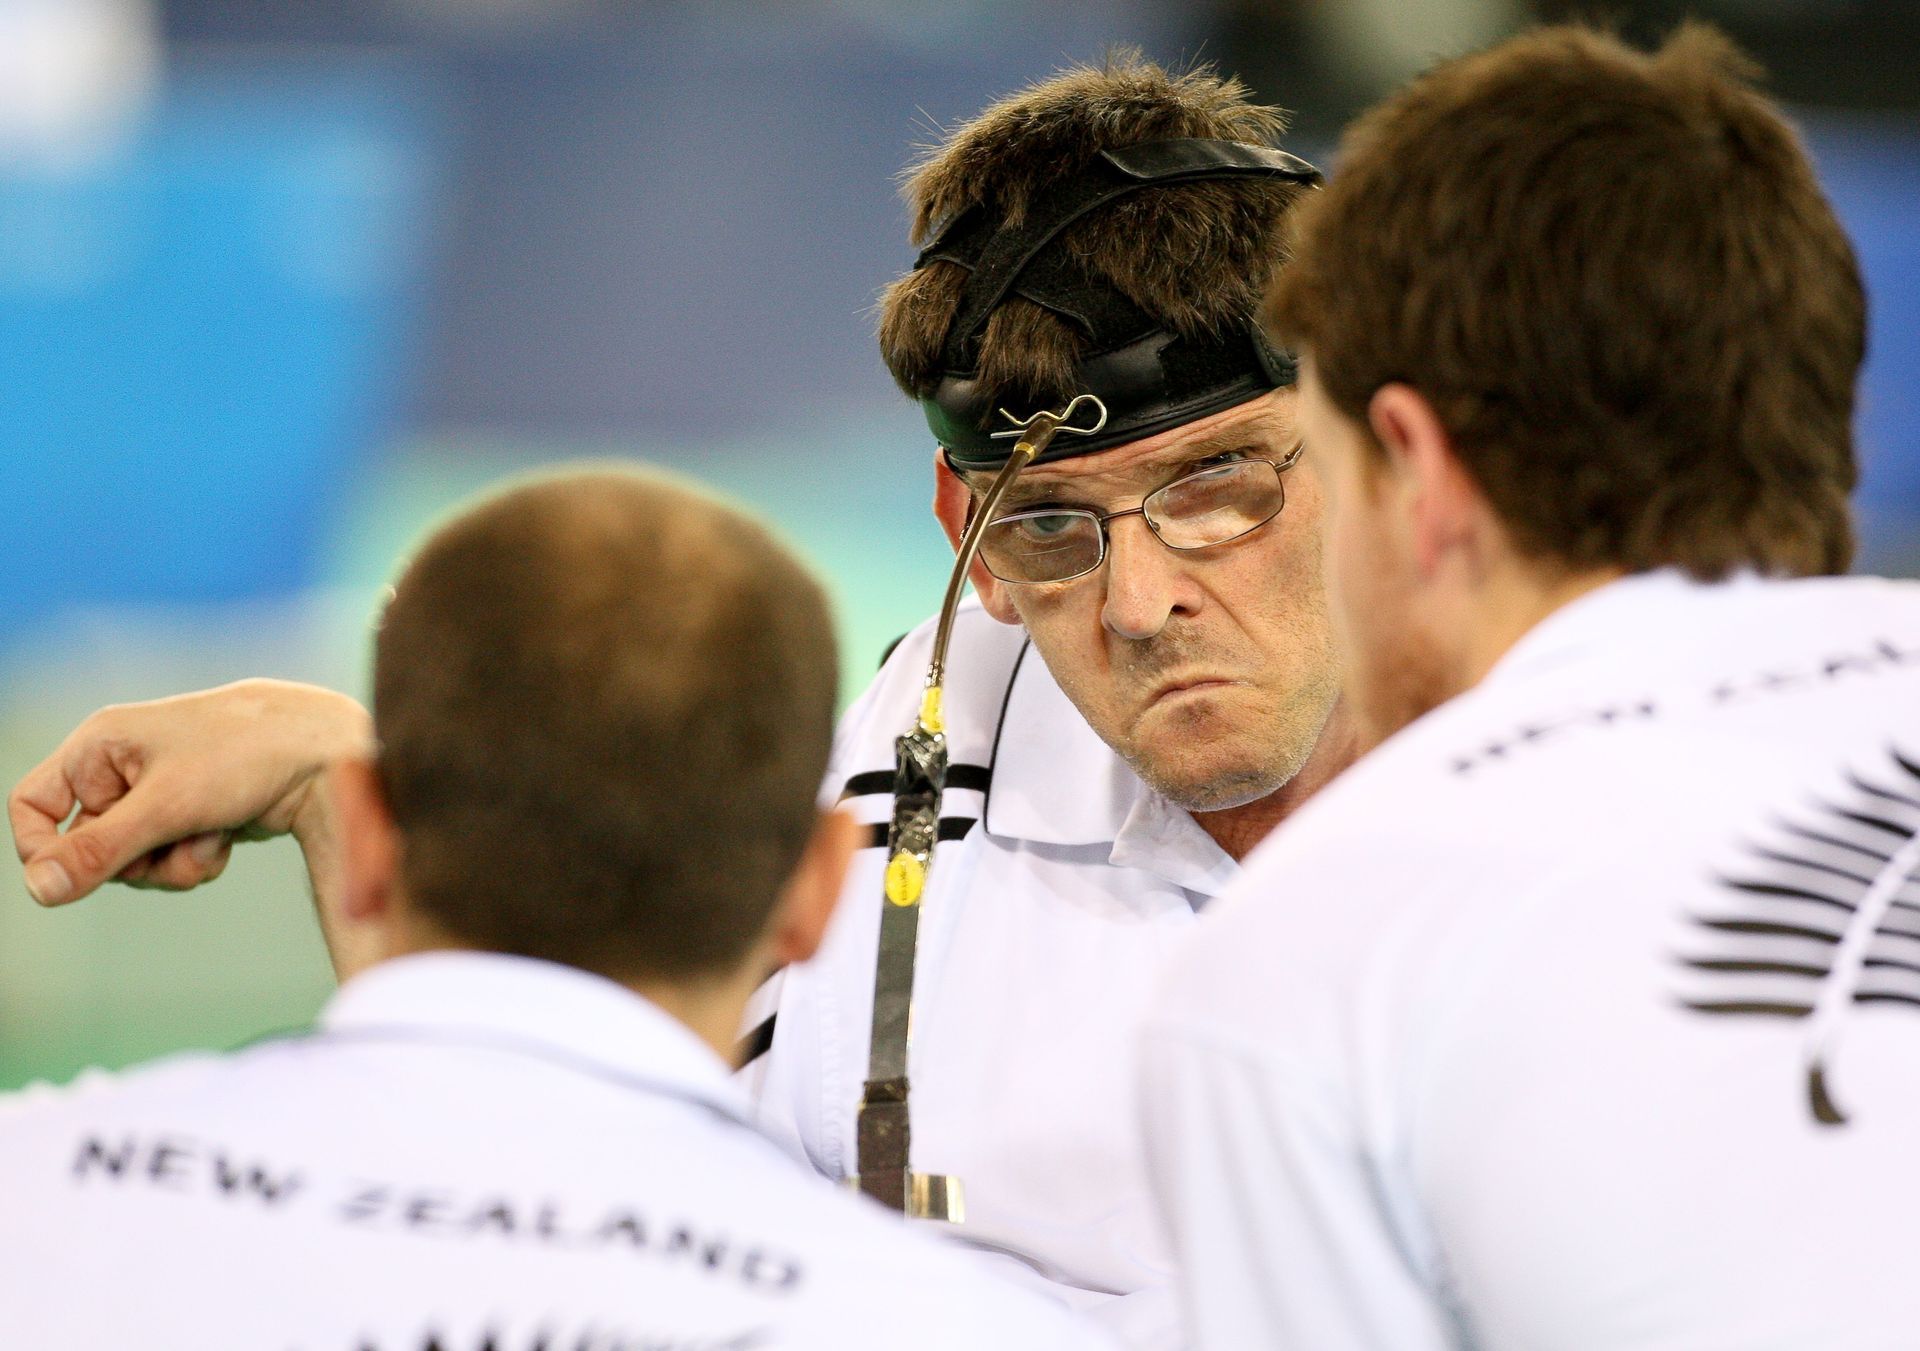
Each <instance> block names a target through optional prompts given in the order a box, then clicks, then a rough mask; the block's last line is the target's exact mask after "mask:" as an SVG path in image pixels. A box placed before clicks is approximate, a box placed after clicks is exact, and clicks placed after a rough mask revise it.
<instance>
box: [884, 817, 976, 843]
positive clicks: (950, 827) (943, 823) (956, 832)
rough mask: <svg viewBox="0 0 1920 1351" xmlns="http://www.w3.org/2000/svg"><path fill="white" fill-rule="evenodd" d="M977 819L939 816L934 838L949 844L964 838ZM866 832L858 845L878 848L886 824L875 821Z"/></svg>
mask: <svg viewBox="0 0 1920 1351" xmlns="http://www.w3.org/2000/svg"><path fill="white" fill-rule="evenodd" d="M978 820H979V818H978V817H974V816H943V817H941V818H940V826H939V829H938V830H937V831H936V832H935V838H936V839H937V840H938V842H939V843H941V844H951V843H952V842H953V841H955V840H962V839H965V838H966V835H967V832H968V831H969V830H972V829H973V827H974V825H975V824H976V823H977V822H978ZM868 832H869V833H868V835H867V838H866V842H865V843H863V844H862V845H861V846H860V847H861V848H862V849H878V848H880V847H881V846H882V845H884V844H885V843H886V842H887V832H888V824H887V822H885V821H875V822H874V823H873V824H872V825H871V826H870V827H868Z"/></svg>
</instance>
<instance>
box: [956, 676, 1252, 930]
mask: <svg viewBox="0 0 1920 1351" xmlns="http://www.w3.org/2000/svg"><path fill="white" fill-rule="evenodd" d="M984 816H985V820H984V821H983V822H982V828H983V829H984V830H985V832H986V833H987V834H989V835H993V836H998V837H1000V838H1002V839H1014V840H1024V841H1028V842H1030V843H1034V844H1052V845H1079V846H1086V845H1100V844H1105V845H1110V846H1111V849H1110V851H1109V853H1108V862H1110V863H1112V864H1114V865H1116V866H1118V867H1128V868H1138V869H1141V870H1142V871H1144V872H1147V873H1150V874H1152V875H1153V876H1155V877H1159V878H1161V879H1163V880H1165V881H1168V882H1172V883H1173V884H1174V885H1175V886H1178V887H1182V888H1184V889H1185V890H1187V891H1191V892H1197V893H1199V894H1200V895H1202V896H1207V897H1212V896H1216V895H1218V894H1219V893H1220V892H1221V891H1222V890H1223V889H1224V888H1225V887H1226V884H1227V883H1228V882H1230V881H1231V880H1233V877H1234V876H1235V875H1236V874H1237V873H1238V872H1239V865H1238V864H1237V863H1235V862H1234V861H1233V859H1232V858H1231V857H1230V856H1229V855H1228V854H1227V853H1226V851H1225V850H1223V849H1221V848H1220V846H1219V845H1218V844H1216V843H1215V842H1214V840H1213V837H1212V836H1210V835H1208V834H1207V833H1206V831H1204V830H1202V829H1201V828H1200V824H1199V823H1198V822H1197V821H1195V820H1194V819H1193V817H1192V816H1191V815H1189V814H1188V813H1187V812H1186V811H1184V810H1182V809H1181V808H1179V807H1176V806H1174V805H1173V804H1172V803H1171V802H1169V801H1167V799H1166V798H1164V797H1162V796H1161V795H1160V794H1158V793H1156V792H1154V791H1153V790H1152V789H1151V788H1149V787H1147V785H1146V784H1144V783H1142V782H1141V781H1140V776H1139V775H1137V774H1135V773H1134V772H1133V770H1132V769H1131V768H1129V767H1128V765H1127V763H1126V761H1124V760H1122V759H1121V758H1120V757H1119V756H1118V755H1116V754H1115V753H1114V751H1113V748H1112V747H1111V746H1109V745H1107V743H1106V742H1104V741H1102V740H1101V739H1100V737H1099V735H1098V733H1096V732H1095V731H1094V730H1093V728H1092V727H1091V726H1090V725H1088V723H1087V720H1086V719H1085V718H1084V717H1082V716H1081V715H1080V710H1079V709H1077V708H1075V707H1074V706H1073V701H1072V700H1070V699H1069V698H1067V695H1066V692H1065V691H1064V690H1062V689H1061V688H1060V684H1059V682H1058V681H1056V680H1055V679H1054V678H1053V673H1052V672H1051V671H1049V670H1048V669H1047V664H1046V662H1045V661H1043V660H1041V658H1040V655H1039V654H1038V653H1037V652H1035V651H1033V650H1032V648H1031V647H1029V648H1028V650H1027V652H1026V653H1025V654H1024V656H1023V657H1022V659H1021V662H1020V666H1019V669H1018V670H1017V671H1015V672H1014V676H1013V682H1012V684H1011V686H1010V687H1009V688H1008V691H1007V701H1006V708H1005V710H1004V711H1003V713H1002V714H1001V721H1000V737H999V742H998V744H997V745H996V746H995V748H994V754H993V786H992V791H991V792H990V793H989V794H988V798H987V803H986V807H985V810H984Z"/></svg>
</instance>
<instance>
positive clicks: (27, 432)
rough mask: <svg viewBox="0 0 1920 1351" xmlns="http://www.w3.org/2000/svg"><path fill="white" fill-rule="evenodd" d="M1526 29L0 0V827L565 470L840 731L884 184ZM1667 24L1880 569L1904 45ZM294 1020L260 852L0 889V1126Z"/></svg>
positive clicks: (1198, 0) (852, 617)
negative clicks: (706, 526)
mask: <svg viewBox="0 0 1920 1351" xmlns="http://www.w3.org/2000/svg"><path fill="white" fill-rule="evenodd" d="M1567 8H1568V6H1567V5H1566V4H1563V3H1560V2H1559V0H1342V3H1340V4H1337V5H1329V4H1325V3H1321V2H1320V0H1181V2H1180V3H1175V2H1174V0H1086V3H1082V4H1078V5H1072V6H1066V5H1057V4H1051V3H1047V2H1046V0H938V3H935V0H889V3H884V4H883V3H880V2H879V0H714V2H713V3H708V4H698V5H685V4H679V5H667V4H664V3H652V2H649V0H310V2H309V3H303V4H299V5H262V4H257V3H253V2H252V0H0V502H3V503H4V504H5V508H4V525H0V532H3V533H0V565H3V566H0V781H4V783H5V784H8V785H11V784H12V783H13V782H14V781H16V780H17V779H18V778H19V777H20V776H21V775H22V774H23V773H24V772H25V771H26V770H27V769H28V768H29V767H30V766H31V765H33V764H34V763H35V762H37V761H38V760H39V759H41V758H42V757H43V756H45V755H46V754H48V753H49V752H50V751H51V750H52V749H53V748H54V746H55V745H56V744H57V743H58V741H59V740H60V738H61V737H62V736H63V735H64V734H65V733H66V732H67V731H68V730H69V729H70V728H71V727H73V726H74V725H75V724H76V723H78V722H79V721H80V720H81V719H82V718H83V717H84V716H85V715H86V714H87V713H89V712H90V711H92V710H93V709H95V708H97V707H99V706H101V705H103V704H106V703H110V702H117V701H123V700H134V699H146V698H152V697H156V696H159V695H164V694H168V693H173V692H178V691H181V690H186V689H191V688H196V687H202V686H207V685H213V684H219V683H223V682H226V681H229V680H233V679H237V678H240V677H243V676H248V675H274V676H282V677H288V678H294V679H303V680H311V681H318V682H320V683H323V684H326V685H330V686H333V687H335V688H339V689H344V690H348V691H351V692H355V693H360V692H361V691H362V688H363V683H364V672H365V669H366V659H367V630H368V622H369V619H370V617H371V615H372V613H373V610H374V606H375V604H376V601H377V598H378V595H379V591H380V588H381V586H382V585H383V584H384V582H385V580H386V579H387V577H388V576H389V575H390V573H391V571H392V569H393V566H394V563H395V560H396V559H397V557H398V556H399V555H400V554H401V552H402V551H403V550H404V549H405V547H406V546H407V543H408V541H409V540H411V539H413V538H414V537H415V536H416V535H417V534H418V532H419V531H420V530H421V529H422V528H423V527H424V526H425V525H426V524H427V523H429V522H430V521H431V520H432V519H433V518H434V517H435V516H436V515H438V514H439V513H441V512H442V511H444V510H445V509H447V508H448V507H449V506H451V505H452V504H453V503H455V502H457V501H459V500H461V499H462V498H463V497H465V496H466V495H468V494H469V493H471V492H473V491H474V490H476V489H477V488H479V487H481V486H482V485H485V484H488V483H491V482H493V481H495V480H497V479H498V478H500V477H502V476H504V475H508V474H513V473H518V472H522V471H525V470H528V469H531V468H534V467H537V466H542V465H547V464H552V463H554V462H557V461H565V460H573V459H580V458H604V457H619V458H634V459H640V460H646V461H650V462H653V463H658V464H665V465H669V466H671V467H674V468H676V469H679V470H681V471H683V472H686V473H690V474H693V475H695V476H697V477H699V478H702V479H704V480H706V481H707V482H709V483H711V484H713V485H715V486H717V487H719V488H721V489H722V490H724V491H726V492H728V493H731V494H733V495H734V496H736V497H738V498H739V499H741V500H743V501H745V502H747V503H750V504H752V505H754V506H756V507H758V508H760V509H761V510H762V511H764V512H765V513H767V514H768V515H770V516H771V517H772V518H773V519H775V520H776V521H778V522H779V523H780V524H781V526H782V527H783V528H784V529H785V530H786V531H787V533H788V534H789V535H790V536H791V537H792V538H793V539H795V540H796V541H797V542H798V543H799V544H800V545H801V546H802V547H803V548H804V549H805V550H806V551H807V552H808V553H810V554H811V556H812V557H813V558H814V559H816V560H817V561H818V562H819V564H820V565H821V567H822V568H823V569H824V570H825V571H826V572H827V573H828V575H829V576H830V578H831V580H832V583H833V587H834V590H835V592H836V595H837V598H838V601H839V605H840V612H841V616H842V624H843V629H842V635H843V648H844V651H845V658H846V660H845V670H846V673H847V682H846V684H847V689H846V692H847V693H848V694H849V695H850V694H851V693H853V692H854V691H855V690H857V689H858V687H859V685H860V684H861V683H862V682H863V681H864V679H865V677H866V675H867V673H868V672H869V671H871V670H872V668H873V666H874V664H875V662H876V661H877V659H878V657H879V655H880V653H881V651H882V649H883V648H884V647H885V645H886V644H887V643H888V642H889V641H890V640H891V639H892V638H893V637H895V636H896V635H898V634H899V633H901V632H902V631H904V630H905V629H907V628H908V627H910V626H911V625H913V624H914V623H916V622H918V621H919V620H921V619H922V618H924V617H925V616H926V615H927V614H928V613H929V612H930V611H931V609H932V608H933V607H934V605H935V604H936V602H937V600H938V597H939V589H940V586H941V583H942V581H943V579H944V576H945V570H946V553H947V551H946V548H945V545H944V542H943V541H942V540H941V538H940V537H939V535H938V533H937V532H936V530H935V529H934V527H933V524H932V522H931V519H930V517H929V514H928V503H929V498H930V495H931V493H930V489H931V484H930V481H929V475H928V464H929V461H930V458H931V454H932V448H931V445H930V444H929V442H928V439H927V436H926V433H925V430H924V426H923V425H922V424H921V423H920V421H919V418H918V415H917V413H916V411H915V410H914V409H913V408H912V407H911V406H910V405H908V404H907V403H906V402H905V401H904V400H902V399H901V398H900V397H899V396H898V394H897V392H896V391H894V389H893V388H892V386H891V384H890V383H889V381H888V380H887V377H886V375H885V373H884V372H883V371H882V369H881V368H880V365H879V362H878V359H877V355H876V353H875V350H874V345H873V339H872V332H871V328H872V316H871V310H872V305H873V302H874V300H875V298H876V296H877V294H878V292H879V290H880V288H881V287H882V286H884V285H885V284H886V282H887V281H888V280H890V279H891V278H892V277H893V276H895V275H896V274H897V273H899V272H900V271H901V270H903V269H904V268H906V267H907V266H909V265H910V263H911V260H912V252H913V251H912V249H911V248H910V247H909V246H908V244H907V242H906V239H905V226H906V220H905V213H904V211H903V209H902V207H901V206H900V204H899V202H898V200H897V198H896V196H895V192H894V188H895V179H894V176H895V174H896V171H897V170H898V169H899V168H900V167H901V166H902V165H903V164H904V163H906V162H907V161H908V160H909V158H910V157H911V156H912V154H913V153H914V147H915V146H916V145H918V144H923V143H925V142H927V141H928V140H930V139H932V138H933V137H935V136H936V135H937V133H938V131H939V129H940V128H942V127H947V126H951V125H952V124H954V123H955V122H957V121H959V120H961V119H964V118H965V117H967V116H968V115H970V114H971V113H972V112H974V111H976V110H977V109H978V108H979V107H980V106H982V105H983V104H984V103H986V102H987V101H989V100H991V99H992V98H994V97H997V96H999V95H1001V94H1004V93H1007V92H1010V91H1011V90H1013V89H1016V88H1018V87H1019V86H1021V85H1022V84H1024V83H1026V82H1027V81H1029V80H1032V79H1035V78H1038V77H1041V76H1044V75H1046V74H1047V73H1049V72H1050V71H1051V70H1053V69H1055V68H1056V67H1058V66H1060V65H1062V64H1065V63H1068V62H1072V61H1086V60H1097V59H1098V58H1099V57H1100V55H1101V54H1102V52H1103V51H1105V50H1107V49H1109V48H1111V47H1113V46H1116V45H1122V44H1132V45H1137V46H1139V47H1141V48H1143V49H1144V50H1145V51H1146V52H1147V53H1149V54H1150V55H1153V56H1156V57H1158V58H1160V59H1162V60H1163V61H1166V62H1169V63H1172V64H1175V65H1182V64H1186V63H1189V62H1191V61H1193V60H1195V59H1200V60H1209V61H1213V62H1215V63H1217V64H1218V65H1220V66H1221V67H1223V68H1225V69H1227V70H1230V71H1235V72H1238V73H1240V74H1242V75H1243V76H1245V77H1246V78H1247V79H1248V80H1249V81H1250V83H1251V84H1252V85H1253V86H1254V89H1255V92H1256V93H1257V94H1258V95H1259V96H1261V97H1263V98H1265V99H1266V100H1268V101H1272V102H1277V103H1281V104H1284V105H1287V106H1289V107H1292V108H1295V109H1297V110H1299V117H1298V120H1297V131H1296V135H1295V137H1294V139H1293V141H1292V142H1291V146H1292V148H1294V149H1296V150H1298V151H1300V152H1302V153H1305V154H1307V155H1308V156H1310V157H1314V158H1320V157H1323V156H1324V155H1325V154H1326V152H1327V148H1328V147H1329V146H1330V145H1331V143H1332V139H1333V137H1334V134H1335V133H1336V131H1337V129H1338V127H1339V126H1340V125H1341V124H1342V122H1343V121H1344V120H1345V118H1346V117H1348V116H1350V115H1351V113H1352V112H1353V111H1354V110H1355V109H1356V108H1357V107H1359V106H1360V105H1361V104H1362V103H1364V102H1365V101H1367V100H1370V99H1371V98H1373V97H1375V96H1377V94H1378V93H1379V92H1381V91H1382V90H1383V89H1384V88H1386V87H1388V86H1390V85H1391V84H1393V83H1395V82H1397V81H1398V80H1400V79H1403V78H1405V77H1406V76H1407V75H1408V74H1410V73H1412V72H1413V71H1414V70H1416V69H1418V68H1419V66H1421V65H1422V64H1424V63H1425V62H1426V61H1427V60H1430V59H1431V58H1433V57H1434V56H1437V55H1444V54H1450V53H1452V52H1456V51H1459V50H1463V49H1465V48H1467V47H1470V46H1473V45H1478V44H1481V43H1484V42H1487V41H1491V40H1494V39H1496V38H1498V37H1500V36H1501V35H1503V34H1505V33H1507V32H1509V31H1511V30H1512V29H1513V28H1515V27H1516V26H1517V25H1519V24H1521V23H1523V22H1525V21H1527V20H1528V19H1529V18H1531V17H1537V16H1543V15H1544V16H1557V15H1559V14H1562V13H1564V12H1565V11H1566V10H1567ZM1687 8H1688V9H1689V10H1691V11H1693V12H1697V13H1700V14H1702V15H1704V16H1705V17H1709V18H1712V19H1714V20H1716V21H1718V22H1721V23H1723V24H1724V25H1726V26H1727V27H1728V28H1730V29H1731V30H1732V31H1733V32H1734V34H1735V35H1736V37H1738V38H1739V39H1740V40H1741V41H1742V42H1744V43H1745V44H1746V45H1748V46H1749V47H1750V48H1751V49H1752V50H1753V51H1754V52H1755V53H1756V54H1757V55H1759V57H1760V58H1761V59H1762V60H1763V61H1765V62H1766V63H1767V64H1768V65H1769V66H1770V67H1771V68H1772V70H1773V72H1774V84H1775V88H1776V89H1778V90H1779V92H1780V93H1781V94H1782V95H1783V96H1784V97H1786V98H1787V99H1788V100H1790V102H1791V103H1792V104H1793V106H1794V107H1795V109H1796V113H1797V115H1798V116H1799V117H1800V118H1801V120H1802V122H1803V125H1804V126H1805V128H1806V129H1807V132H1808V135H1809V137H1810V140H1811V142H1812V145H1813V148H1814V150H1815V153H1816V157H1817V158H1818V160H1819V163H1820V166H1821V170H1822V173H1823V176H1824V177H1825V179H1826V181H1827V184H1828V186H1829V189H1830V190H1831V191H1832V193H1833V195H1834V198H1835V201H1836V203H1837V204H1838V206H1839V208H1840V210H1841V213H1842V215H1843V217H1844V218H1845V219H1846V221H1847V223H1848V226H1849V228H1850V229H1851V230H1852V231H1853V233H1854V236H1855V239H1856V241H1857V242H1858V244H1859V247H1860V250H1861V254H1862V258H1863V261H1864V263H1865V265H1866V267H1867V271H1868V275H1869V282H1870V286H1871V288H1872V291H1873V298H1874V330H1873V355H1872V365H1871V367H1870V370H1869V374H1868V379H1867V385H1866V391H1865V401H1864V406H1863V417H1862V434H1863V449H1864V455H1865V459H1866V468H1867V475H1866V482H1865V484H1864V486H1863V489H1862V493H1861V496H1860V507H1861V511H1862V516H1863V520H1864V523H1865V527H1866V539H1867V544H1868V551H1867V557H1866V558H1865V559H1864V560H1863V561H1864V563H1865V564H1866V565H1867V566H1869V567H1872V568H1875V569H1878V570H1888V571H1898V572H1907V573H1911V572H1914V571H1916V570H1920V569H1917V568H1916V566H1915V565H1916V561H1920V432H1916V430H1915V429H1916V428H1920V238H1916V231H1915V230H1914V227H1913V223H1914V222H1915V221H1916V220H1920V121H1917V119H1916V112H1917V110H1920V92H1916V89H1915V85H1914V72H1915V70H1916V69H1920V60H1917V59H1916V58H1920V6H1911V5H1904V4H1903V5H1893V4H1878V3H1869V2H1868V0H1697V3H1690V4H1689V5H1688V6H1687ZM1608 9H1609V12H1610V13H1612V14H1613V15H1614V16H1616V17H1621V16H1624V18H1625V21H1626V22H1627V23H1628V26H1629V27H1630V28H1633V29H1635V31H1637V32H1640V33H1643V34H1652V33H1656V32H1658V31H1659V30H1660V29H1661V28H1662V27H1663V26H1665V25H1666V24H1668V23H1670V22H1671V21H1672V20H1673V19H1674V18H1675V17H1676V16H1677V14H1678V13H1679V6H1678V5H1677V4H1669V3H1666V0H1642V2H1641V3H1626V4H1614V5H1611V6H1609V7H1608ZM330 987H331V978H330V974H329V971H328V968H327V964H326V960H325V956H324V953H323V952H322V950H321V946H320V941H319V936H318V932H317V929H316V927H315V924H314V921H313V918H312V914H311V908H310V903H309V900H308V897H307V893H306V886H305V882H304V878H303V876H302V874H301V870H300V866H299V858H298V854H297V851H296V850H295V849H294V848H293V847H292V846H291V845H290V844H288V843H285V842H281V843H278V844H271V845H263V846H254V847H249V848H245V849H242V850H240V851H239V852H238V854H237V856H236V858H235V860H234V862H233V864H232V866H231V868H230V870H229V872H228V873H227V875H226V876H225V877H224V878H223V879H222V880H221V881H220V882H219V883H218V884H217V885H214V886H212V887H210V888H207V889H205V891H204V892H202V893H194V894H191V895H185V896H171V895H162V894H157V893H146V892H129V891H126V890H125V889H119V888H115V889H111V890H110V891H109V892H108V893H107V894H104V895H102V896H100V897H98V898H96V899H92V900H89V901H87V902H85V903H84V904H80V905H76V906H72V907H68V908H66V909H62V910H59V911H52V912H49V911H42V910H40V909H38V908H37V907H35V906H34V905H32V903H31V902H30V901H29V900H28V899H27V897H26V895H25V892H24V889H23V888H22V886H21V885H20V879H19V872H18V869H17V867H16V866H14V865H13V864H11V863H9V864H6V865H4V866H0V1088H4V1087H10V1086H13V1085H17V1084H20V1083H23V1082H26V1081H28V1080H31V1079H35V1078H43V1077H44V1078H54V1079H63V1078H66V1077H68V1076H70V1075H71V1074H72V1073H73V1072H74V1071H75V1070H77V1069H78V1068H80V1067H82V1066H85V1065H89V1064H105V1065H110V1066H111V1065H121V1064H125V1063H128V1062H130V1061H133V1060H137V1059H140V1058H143V1057H146V1056H150V1055H153V1054H157V1053H160V1052H164V1051H167V1050H170V1049H174V1048H179V1047H187V1046H222V1045H231V1044H234V1043H236V1042H239V1041H242V1040H245V1039H247V1038H249V1037H251V1036H254V1035H257V1034H259V1033H262V1032H266V1031H270V1030H276V1029H279V1028H284V1027H289V1026H294V1025H298V1024H300V1023H302V1022H304V1021H306V1020H307V1019H309V1018H310V1017H311V1016H312V1014H313V1012H314V1011H315V1009H316V1008H317V1007H318V1005H319V1004H320V1002H321V1001H322V1000H323V999H324V998H325V997H326V995H327V993H328V991H329V989H330Z"/></svg>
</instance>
